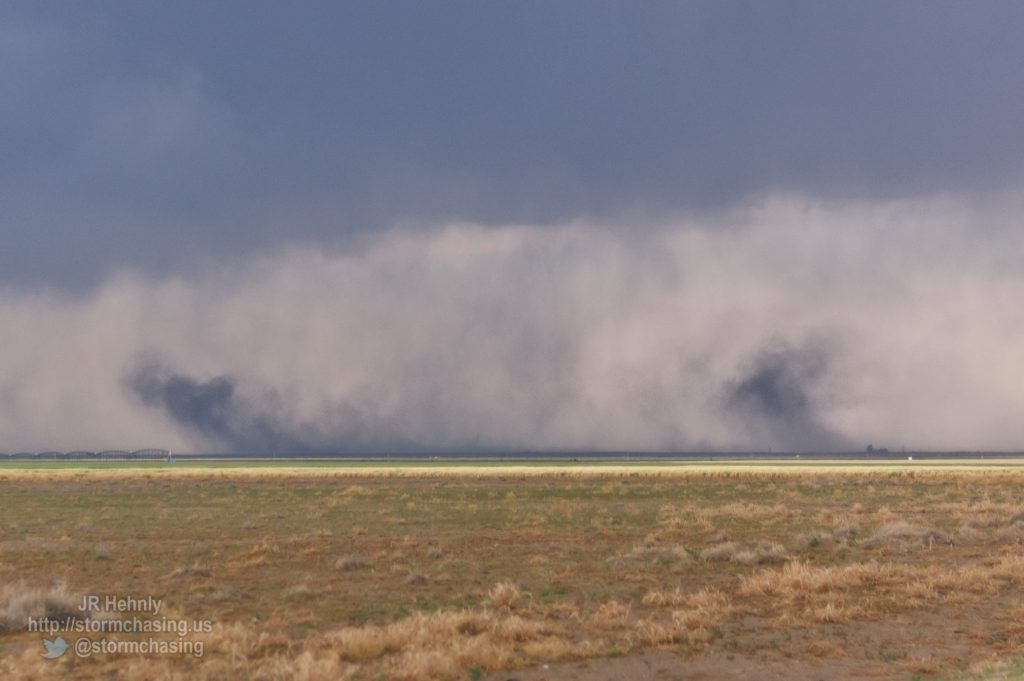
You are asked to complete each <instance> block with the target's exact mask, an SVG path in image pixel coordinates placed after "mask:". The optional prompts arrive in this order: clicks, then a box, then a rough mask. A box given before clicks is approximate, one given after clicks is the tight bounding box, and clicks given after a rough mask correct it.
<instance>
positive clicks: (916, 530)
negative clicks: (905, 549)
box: [864, 520, 953, 548]
mask: <svg viewBox="0 0 1024 681" xmlns="http://www.w3.org/2000/svg"><path fill="white" fill-rule="evenodd" d="M906 541H919V542H921V543H923V544H928V545H931V544H952V543H953V539H952V538H951V537H950V536H949V535H948V534H946V533H945V532H940V531H939V530H936V529H934V528H928V527H919V526H917V525H911V524H910V523H908V522H906V521H904V520H897V521H894V522H890V523H885V524H884V525H882V526H881V527H879V528H878V529H877V530H875V532H874V533H873V534H872V535H871V536H870V537H868V538H867V540H865V542H864V546H865V547H867V548H877V547H879V546H887V545H891V544H898V543H900V542H906Z"/></svg>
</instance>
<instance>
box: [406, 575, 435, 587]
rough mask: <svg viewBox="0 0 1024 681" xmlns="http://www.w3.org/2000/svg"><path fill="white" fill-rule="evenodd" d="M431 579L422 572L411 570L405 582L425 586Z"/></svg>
mask: <svg viewBox="0 0 1024 681" xmlns="http://www.w3.org/2000/svg"><path fill="white" fill-rule="evenodd" d="M429 581H430V580H429V579H427V576H426V575H425V574H423V573H421V572H411V573H409V576H408V577H406V578H405V583H406V584H408V585H410V586H424V585H425V584H427V582H429Z"/></svg>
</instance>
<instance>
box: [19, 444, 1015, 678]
mask: <svg viewBox="0 0 1024 681" xmlns="http://www.w3.org/2000/svg"><path fill="white" fill-rule="evenodd" d="M1022 483H1024V467H1021V464H1020V463H1019V462H1016V461H989V462H984V463H976V462H970V461H960V462H957V461H941V462H920V461H914V462H800V463H796V462H793V463H778V462H735V463H733V462H728V463H707V462H702V463H666V462H657V463H646V462H645V463H640V462H630V463H623V462H617V463H615V462H608V463H602V464H598V465H590V464H586V465H584V464H579V463H559V464H549V463H543V464H540V463H535V464H516V463H508V462H501V463H485V462H475V463H474V462H468V463H461V464H453V463H450V462H437V463H423V464H415V465H411V464H408V463H404V462H391V463H387V464H380V463H373V464H368V463H358V462H357V463H352V462H348V463H345V464H340V465H339V464H337V463H333V462H315V463H311V464H310V463H295V462H289V463H288V464H281V463H276V462H266V463H259V464H253V463H248V464H246V463H243V462H230V463H223V462H204V463H178V464H173V465H165V464H116V463H113V464H89V465H82V464H75V463H74V462H38V463H36V462H33V463H22V462H16V463H5V464H2V465H0V510H2V512H3V518H4V522H3V523H2V524H0V585H2V587H0V646H2V647H0V677H2V678H5V679H8V678H10V679H48V678H69V679H119V680H120V679H211V680H212V679H223V678H252V679H308V680H318V679H406V680H410V681H412V680H418V679H424V680H426V679H481V678H483V679H508V678H518V679H523V680H524V681H525V680H527V679H537V680H539V679H622V678H637V679H646V678H664V679H690V678H705V679H714V678H722V679H734V678H735V679H741V678H752V677H753V676H760V677H761V678H795V679H800V678H807V679H812V678H823V677H828V678H851V679H852V678H893V679H908V680H909V679H914V678H918V679H932V678H945V679H952V678H1019V669H1020V665H1019V663H1018V662H1016V661H1015V655H1017V654H1018V651H1019V650H1020V646H1021V644H1022V643H1024V545H1022V542H1024V487H1022ZM90 595H101V596H108V595H110V596H115V597H120V598H123V597H129V596H130V597H133V598H139V599H142V598H152V599H155V600H159V601H160V602H161V603H162V606H161V609H160V611H159V612H144V613H114V612H110V611H108V610H104V611H102V612H100V611H97V610H96V609H93V610H88V609H86V610H82V609H80V608H79V607H78V604H79V603H81V601H82V598H83V597H84V596H90ZM129 616H132V617H141V618H142V619H148V620H154V621H155V620H158V619H165V618H171V619H174V620H180V621H186V622H199V621H204V622H209V623H210V626H209V628H208V630H203V631H190V632H187V633H184V634H178V633H176V632H166V631H165V632H160V633H156V634H146V635H143V634H140V633H138V632H129V633H123V632H120V633H109V635H106V634H98V633H95V632H89V631H85V632H82V631H72V630H71V628H70V627H68V626H67V625H68V624H69V623H71V624H74V623H78V626H79V627H82V626H83V625H86V624H88V623H90V622H96V623H102V622H104V621H107V622H109V621H110V620H118V619H119V618H120V619H124V618H127V617H129ZM44 617H50V618H51V619H52V620H54V621H60V622H63V623H64V626H65V628H64V629H62V630H61V631H59V632H56V631H55V632H53V634H52V635H51V634H50V633H45V634H43V633H40V632H39V631H30V630H29V627H28V624H27V623H28V621H29V620H30V618H34V619H35V620H37V621H38V620H39V619H40V618H44ZM86 628H88V627H86ZM58 634H59V635H63V636H64V637H65V638H66V639H67V642H68V643H69V644H71V650H69V651H68V652H67V653H65V654H63V655H61V656H59V657H58V658H56V659H44V658H42V657H41V656H40V653H41V652H44V649H43V647H42V639H43V638H46V639H52V638H53V637H54V636H56V635H58ZM83 637H87V638H92V639H96V640H98V639H100V638H107V639H116V640H141V639H142V638H147V637H148V638H155V639H159V640H164V641H174V640H175V639H180V640H188V641H190V642H192V643H193V644H201V654H195V648H194V647H193V649H192V651H193V652H192V653H190V654H164V653H159V654H152V653H149V654H147V653H138V652H130V651H123V650H122V651H111V652H101V653H98V654H90V655H88V656H84V657H83V656H79V655H77V654H75V652H74V651H75V644H76V642H77V639H79V638H83Z"/></svg>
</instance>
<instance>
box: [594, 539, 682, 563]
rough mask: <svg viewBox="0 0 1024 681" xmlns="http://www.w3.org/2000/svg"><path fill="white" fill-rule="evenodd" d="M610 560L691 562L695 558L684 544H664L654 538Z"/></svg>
mask: <svg viewBox="0 0 1024 681" xmlns="http://www.w3.org/2000/svg"><path fill="white" fill-rule="evenodd" d="M609 560H610V561H619V560H625V561H636V560H642V561H651V562H654V563H662V564H667V563H689V562H690V561H692V560H693V558H692V556H690V552H689V551H687V550H686V548H685V547H683V546H682V545H679V544H676V545H667V546H666V545H662V544H659V543H658V542H656V541H653V540H650V539H648V540H646V541H644V542H643V543H641V544H637V545H636V546H634V547H633V548H632V549H630V550H629V552H627V553H624V554H621V555H618V556H615V557H614V558H610V559H609Z"/></svg>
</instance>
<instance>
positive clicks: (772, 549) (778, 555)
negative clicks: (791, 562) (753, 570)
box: [700, 541, 789, 565]
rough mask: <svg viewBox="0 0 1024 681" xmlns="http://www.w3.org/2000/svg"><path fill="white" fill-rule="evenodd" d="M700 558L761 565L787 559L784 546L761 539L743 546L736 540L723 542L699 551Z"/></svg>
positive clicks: (787, 555)
mask: <svg viewBox="0 0 1024 681" xmlns="http://www.w3.org/2000/svg"><path fill="white" fill-rule="evenodd" d="M700 557H701V559H702V560H705V561H708V562H721V563H725V562H732V563H738V564H739V565H763V564H767V563H781V562H784V561H786V560H788V559H789V554H787V553H786V549H785V547H783V546H782V545H781V544H778V543H775V542H768V541H762V542H758V543H757V544H755V545H754V546H752V547H748V548H743V547H742V546H740V545H739V544H737V543H736V542H731V541H730V542H724V543H722V544H718V545H716V546H712V547H709V548H706V549H704V550H703V551H701V552H700Z"/></svg>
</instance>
